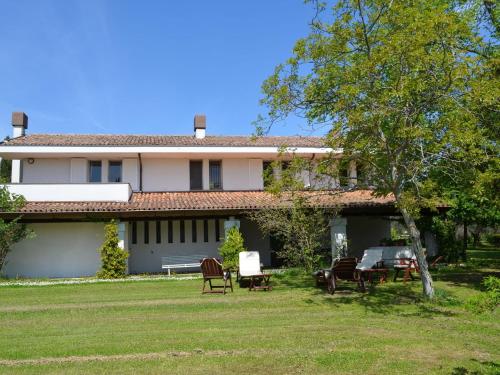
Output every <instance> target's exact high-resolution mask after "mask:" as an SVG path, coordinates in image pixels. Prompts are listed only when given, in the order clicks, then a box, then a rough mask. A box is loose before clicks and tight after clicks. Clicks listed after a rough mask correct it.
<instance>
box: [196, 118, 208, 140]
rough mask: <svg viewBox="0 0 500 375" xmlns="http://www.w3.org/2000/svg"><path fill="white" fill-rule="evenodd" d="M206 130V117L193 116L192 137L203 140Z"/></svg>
mask: <svg viewBox="0 0 500 375" xmlns="http://www.w3.org/2000/svg"><path fill="white" fill-rule="evenodd" d="M206 128H207V116H205V115H194V136H195V137H196V138H198V139H203V138H205V129H206Z"/></svg>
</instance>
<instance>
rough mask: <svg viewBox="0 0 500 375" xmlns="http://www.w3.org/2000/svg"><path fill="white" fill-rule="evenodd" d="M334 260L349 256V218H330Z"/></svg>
mask: <svg viewBox="0 0 500 375" xmlns="http://www.w3.org/2000/svg"><path fill="white" fill-rule="evenodd" d="M330 236H331V244H332V260H335V259H339V258H342V257H345V256H347V219H346V218H344V217H336V218H334V219H332V220H330Z"/></svg>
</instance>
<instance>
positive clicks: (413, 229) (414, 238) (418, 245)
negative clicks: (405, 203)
mask: <svg viewBox="0 0 500 375" xmlns="http://www.w3.org/2000/svg"><path fill="white" fill-rule="evenodd" d="M401 214H402V215H403V219H404V221H405V224H406V227H407V228H408V230H409V232H410V238H411V242H412V247H413V253H414V254H415V256H416V257H417V263H418V266H419V267H420V277H421V279H422V288H423V292H424V294H425V296H426V297H427V298H429V299H432V298H434V283H433V281H432V276H431V274H430V273H429V267H428V265H427V259H425V254H424V249H423V248H422V242H421V240H420V231H419V230H418V228H417V225H416V224H415V220H414V219H413V217H412V216H411V215H410V214H409V212H408V211H407V210H406V209H405V208H401Z"/></svg>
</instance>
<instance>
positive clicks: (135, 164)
mask: <svg viewBox="0 0 500 375" xmlns="http://www.w3.org/2000/svg"><path fill="white" fill-rule="evenodd" d="M122 181H123V182H128V183H129V184H130V187H131V188H132V190H133V191H138V190H139V160H138V159H123V162H122Z"/></svg>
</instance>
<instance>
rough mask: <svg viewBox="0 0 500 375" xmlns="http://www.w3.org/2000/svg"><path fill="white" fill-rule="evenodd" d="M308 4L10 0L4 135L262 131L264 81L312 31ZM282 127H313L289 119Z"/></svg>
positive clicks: (2, 66) (1, 62)
mask: <svg viewBox="0 0 500 375" xmlns="http://www.w3.org/2000/svg"><path fill="white" fill-rule="evenodd" d="M312 16H313V9H312V8H311V6H310V5H305V4H304V3H303V0H272V1H270V0H247V1H234V0H212V1H206V0H190V1H173V0H172V1H166V0H165V1H163V0H52V1H50V0H31V1H28V0H16V1H10V0H0V137H2V138H3V136H5V135H11V133H12V130H11V112H12V111H24V112H26V114H27V115H28V116H29V127H28V133H100V134H120V133H127V134H192V132H193V117H194V115H195V114H196V113H204V114H206V115H207V134H208V135H221V134H241V135H247V134H252V133H253V132H254V130H255V129H254V126H253V125H252V122H253V121H254V120H256V118H257V116H258V115H259V114H265V112H266V111H265V108H264V107H262V106H260V105H259V99H260V98H261V97H262V94H261V84H262V82H263V81H264V80H265V79H266V78H267V77H268V76H269V75H270V74H272V72H273V69H274V67H275V66H276V65H277V64H279V63H281V62H284V61H285V60H286V59H287V58H288V57H289V56H290V55H291V52H292V48H293V45H294V42H295V41H296V40H297V39H298V38H300V37H303V36H305V35H307V33H308V30H309V26H308V23H309V22H310V20H311V18H312ZM270 134H273V135H295V134H310V133H309V132H308V131H307V127H306V126H305V125H304V122H303V120H300V119H298V118H290V119H288V120H286V121H285V122H283V123H281V124H278V125H276V126H274V127H273V128H272V129H271V133H270Z"/></svg>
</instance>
